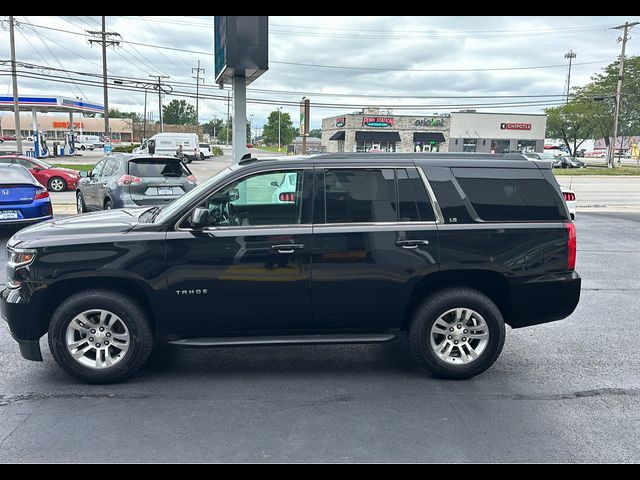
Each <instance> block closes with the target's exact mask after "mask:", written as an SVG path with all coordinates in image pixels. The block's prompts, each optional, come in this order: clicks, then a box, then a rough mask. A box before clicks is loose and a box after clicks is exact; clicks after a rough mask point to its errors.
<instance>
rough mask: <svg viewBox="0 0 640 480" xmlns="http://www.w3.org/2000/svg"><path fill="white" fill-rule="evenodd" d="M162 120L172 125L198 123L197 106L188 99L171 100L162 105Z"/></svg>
mask: <svg viewBox="0 0 640 480" xmlns="http://www.w3.org/2000/svg"><path fill="white" fill-rule="evenodd" d="M162 115H163V119H162V121H163V122H164V123H168V124H170V125H197V124H198V120H197V118H196V108H195V107H194V106H193V105H191V104H189V103H187V102H186V100H171V102H169V105H164V106H163V107H162Z"/></svg>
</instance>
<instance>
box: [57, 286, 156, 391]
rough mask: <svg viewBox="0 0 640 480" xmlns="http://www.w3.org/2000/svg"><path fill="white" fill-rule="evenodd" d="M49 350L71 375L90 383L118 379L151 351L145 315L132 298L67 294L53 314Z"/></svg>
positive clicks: (105, 293) (110, 293)
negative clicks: (68, 295) (67, 296)
mask: <svg viewBox="0 0 640 480" xmlns="http://www.w3.org/2000/svg"><path fill="white" fill-rule="evenodd" d="M49 348H50V350H51V353H52V355H53V358H54V359H55V360H56V362H57V363H58V364H59V365H60V366H61V367H62V368H63V369H64V370H65V371H66V372H67V373H69V374H70V375H73V376H74V377H76V378H79V379H80V380H83V381H85V382H89V383H111V382H117V381H120V380H123V379H124V378H126V377H128V376H130V375H132V374H133V373H134V372H135V371H136V370H138V369H139V368H140V367H141V366H142V365H143V364H144V363H145V361H146V360H147V358H148V357H149V354H150V353H151V350H152V348H153V333H152V331H151V328H150V327H149V321H148V318H147V315H146V313H145V311H144V309H142V308H141V307H140V305H139V304H138V303H136V302H134V301H133V300H132V299H131V298H129V297H127V296H125V295H123V294H121V293H118V292H114V291H111V290H102V289H100V290H89V291H85V292H81V293H77V294H75V295H72V296H71V297H69V298H68V299H66V300H65V301H64V302H62V304H61V305H60V306H59V307H58V308H57V309H56V311H55V312H54V314H53V316H52V319H51V323H50V325H49Z"/></svg>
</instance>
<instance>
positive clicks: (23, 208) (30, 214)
mask: <svg viewBox="0 0 640 480" xmlns="http://www.w3.org/2000/svg"><path fill="white" fill-rule="evenodd" d="M7 210H13V211H15V212H17V213H18V218H15V219H6V220H0V225H5V224H16V223H30V222H31V223H35V222H43V221H45V220H51V219H52V218H53V207H52V205H51V200H50V199H49V198H43V199H38V200H34V201H33V202H32V203H18V204H15V203H14V204H9V203H7V204H3V205H0V212H2V211H7Z"/></svg>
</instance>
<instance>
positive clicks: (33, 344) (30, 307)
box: [0, 288, 46, 362]
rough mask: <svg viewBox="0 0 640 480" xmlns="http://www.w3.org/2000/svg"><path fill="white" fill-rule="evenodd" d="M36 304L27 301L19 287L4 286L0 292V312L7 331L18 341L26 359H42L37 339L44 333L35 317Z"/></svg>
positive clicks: (21, 352) (39, 360)
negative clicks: (7, 328)
mask: <svg viewBox="0 0 640 480" xmlns="http://www.w3.org/2000/svg"><path fill="white" fill-rule="evenodd" d="M34 307H36V305H34V304H33V303H31V302H29V299H28V298H27V297H26V296H25V295H23V294H22V293H21V291H20V289H8V288H5V289H4V290H2V291H1V292H0V314H1V316H2V318H3V319H4V320H5V321H6V322H7V325H8V326H9V332H11V336H12V337H13V339H14V340H15V341H16V342H18V346H19V347H20V354H21V355H22V356H23V357H24V358H26V359H27V360H34V361H38V362H41V361H42V352H41V351H40V343H39V341H38V340H39V339H40V337H42V335H44V333H45V332H46V330H45V331H42V326H40V325H39V323H40V322H39V321H38V318H37V313H36V312H37V309H36V308H34Z"/></svg>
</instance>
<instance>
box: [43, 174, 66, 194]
mask: <svg viewBox="0 0 640 480" xmlns="http://www.w3.org/2000/svg"><path fill="white" fill-rule="evenodd" d="M47 187H49V190H50V191H52V192H63V191H64V190H66V189H67V182H65V181H64V179H62V178H60V177H53V178H52V179H50V180H49V184H48V185H47Z"/></svg>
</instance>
